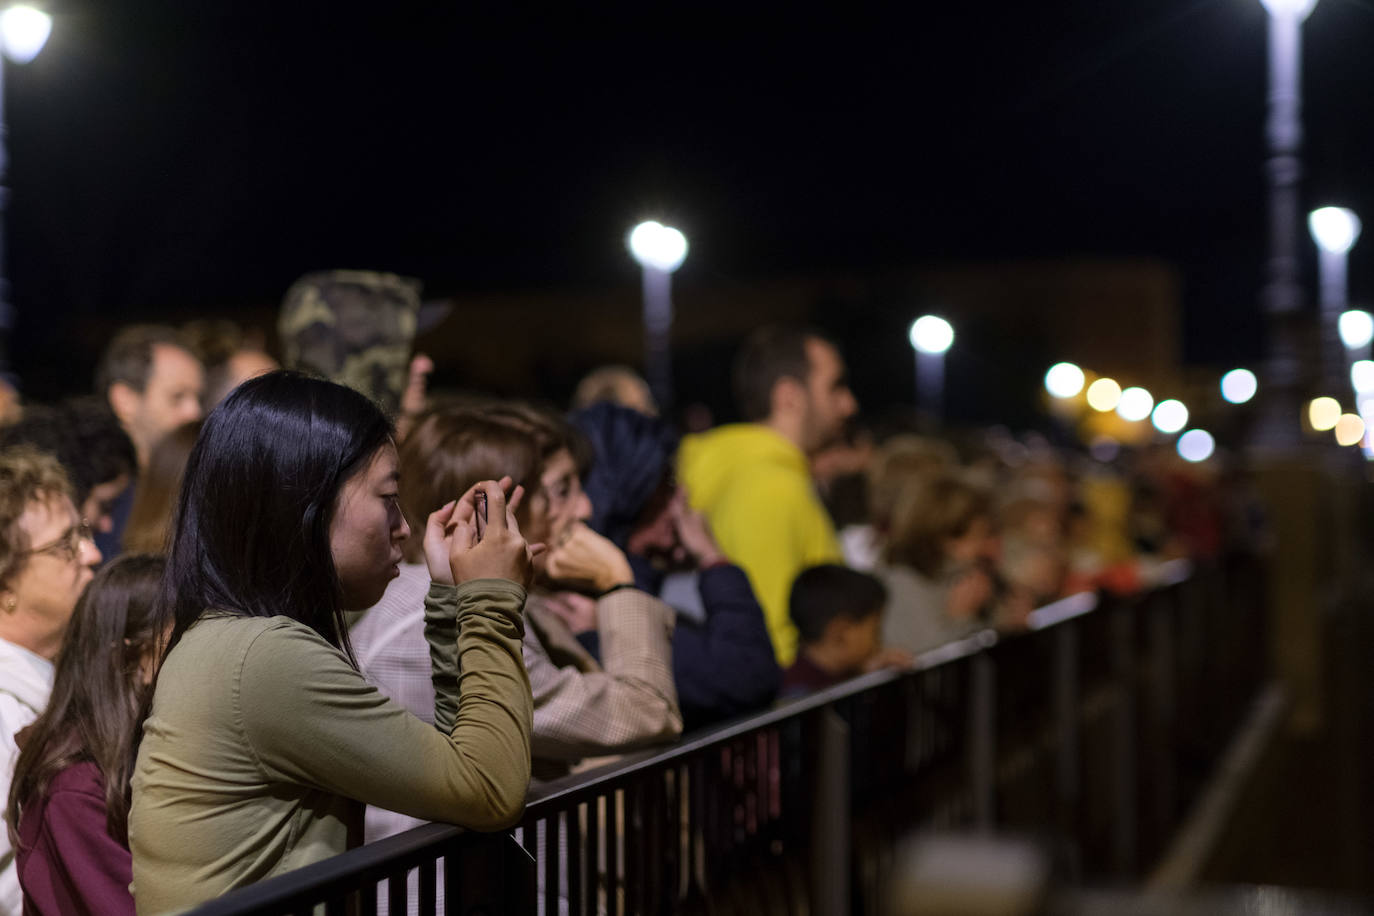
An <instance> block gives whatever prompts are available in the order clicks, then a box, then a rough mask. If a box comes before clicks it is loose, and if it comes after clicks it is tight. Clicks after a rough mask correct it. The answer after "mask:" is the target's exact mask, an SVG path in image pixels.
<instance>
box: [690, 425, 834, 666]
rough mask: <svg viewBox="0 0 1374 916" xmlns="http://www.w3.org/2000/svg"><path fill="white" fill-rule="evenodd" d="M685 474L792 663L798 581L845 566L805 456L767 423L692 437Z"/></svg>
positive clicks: (783, 656) (776, 644)
mask: <svg viewBox="0 0 1374 916" xmlns="http://www.w3.org/2000/svg"><path fill="white" fill-rule="evenodd" d="M678 477H679V478H680V479H681V480H682V482H683V484H685V485H686V487H687V492H688V494H689V497H690V499H691V503H692V508H694V509H696V510H697V511H698V512H701V513H702V514H703V515H705V516H706V520H707V521H708V522H710V524H711V531H712V532H713V533H714V534H715V536H716V540H717V541H718V542H719V543H720V547H721V550H723V551H724V552H725V554H726V556H728V557H730V558H731V559H732V560H734V561H735V562H736V563H738V564H739V565H740V566H741V567H742V568H743V569H744V571H745V572H746V573H747V574H748V576H749V581H750V583H751V584H752V585H753V587H754V594H755V595H757V596H758V599H759V603H760V604H761V605H763V613H764V618H765V620H766V622H767V624H768V633H769V635H770V636H771V637H772V638H773V650H774V652H776V653H777V657H778V662H779V663H780V664H781V665H782V666H783V667H786V666H788V665H790V664H791V663H792V660H793V658H795V657H796V654H797V629H796V627H794V626H793V625H792V620H791V618H790V617H789V615H788V597H789V595H790V594H791V590H792V581H793V580H794V579H796V578H797V574H798V573H799V572H801V571H802V570H803V569H806V568H807V567H808V566H815V565H816V564H818V563H843V562H844V560H843V559H842V556H843V555H842V553H841V551H840V544H839V541H838V539H837V538H836V537H835V525H834V523H833V522H832V521H831V520H830V515H829V514H828V513H827V512H826V510H825V506H824V505H823V504H822V503H821V499H820V496H819V494H817V492H816V486H815V483H814V481H813V480H812V478H811V468H810V466H809V465H808V464H807V461H806V456H805V455H804V454H802V451H801V449H799V448H798V447H797V446H796V445H794V444H793V443H791V442H789V441H788V440H786V439H784V438H783V437H782V436H781V435H779V434H778V433H776V432H774V431H773V430H771V429H769V428H768V427H766V426H762V425H760V424H757V423H738V424H733V425H730V426H722V427H719V428H718V429H714V430H711V431H710V432H706V433H700V434H698V435H694V436H687V437H685V438H684V439H683V440H682V448H681V449H680V450H679V452H678Z"/></svg>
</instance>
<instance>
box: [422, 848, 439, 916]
mask: <svg viewBox="0 0 1374 916" xmlns="http://www.w3.org/2000/svg"><path fill="white" fill-rule="evenodd" d="M434 884H435V870H434V860H433V859H425V860H424V861H423V862H421V863H420V912H421V913H424V914H429V913H433V912H436V911H437V910H438V903H439V901H438V897H437V896H436V895H435V888H434Z"/></svg>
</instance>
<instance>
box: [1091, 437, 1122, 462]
mask: <svg viewBox="0 0 1374 916" xmlns="http://www.w3.org/2000/svg"><path fill="white" fill-rule="evenodd" d="M1088 454H1089V455H1092V456H1093V458H1094V459H1096V460H1098V461H1100V462H1102V463H1103V464H1110V463H1111V462H1113V461H1115V460H1116V458H1117V456H1118V455H1120V454H1121V443H1120V442H1117V441H1116V440H1115V439H1113V438H1112V437H1111V436H1098V437H1097V438H1096V439H1094V440H1093V441H1092V442H1091V443H1090V444H1089V445H1088Z"/></svg>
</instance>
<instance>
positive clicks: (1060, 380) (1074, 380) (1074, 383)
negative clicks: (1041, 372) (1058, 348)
mask: <svg viewBox="0 0 1374 916" xmlns="http://www.w3.org/2000/svg"><path fill="white" fill-rule="evenodd" d="M1084 381H1085V379H1084V377H1083V370H1082V369H1080V368H1078V367H1077V366H1075V365H1074V364H1073V363H1055V364H1054V365H1053V366H1050V370H1049V371H1048V372H1046V373H1045V390H1046V391H1048V392H1049V393H1050V395H1051V396H1052V397H1056V398H1072V397H1076V396H1077V395H1078V393H1079V392H1080V391H1082V390H1083V382H1084Z"/></svg>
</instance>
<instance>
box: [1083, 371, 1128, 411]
mask: <svg viewBox="0 0 1374 916" xmlns="http://www.w3.org/2000/svg"><path fill="white" fill-rule="evenodd" d="M1119 403H1121V386H1120V385H1118V384H1117V383H1116V380H1115V379H1110V378H1100V379H1098V380H1097V381H1095V382H1093V383H1092V384H1091V385H1089V386H1088V406H1089V407H1091V408H1092V409H1093V410H1096V411H1098V412H1099V413H1106V412H1107V411H1109V410H1116V405H1117V404H1119Z"/></svg>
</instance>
